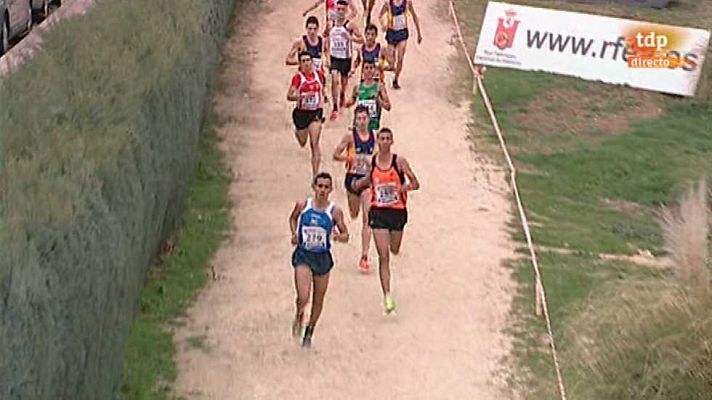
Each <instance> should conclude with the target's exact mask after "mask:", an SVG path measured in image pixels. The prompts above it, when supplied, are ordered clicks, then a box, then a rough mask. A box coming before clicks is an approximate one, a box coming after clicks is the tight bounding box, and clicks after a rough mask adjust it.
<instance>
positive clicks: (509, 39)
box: [494, 10, 519, 50]
mask: <svg viewBox="0 0 712 400" xmlns="http://www.w3.org/2000/svg"><path fill="white" fill-rule="evenodd" d="M504 14H505V15H506V16H507V17H506V19H505V18H498V20H499V23H498V24H497V32H495V34H494V45H495V46H497V47H498V48H499V49H500V50H504V49H508V48H510V47H512V44H513V43H514V35H516V33H517V28H518V27H519V21H518V20H515V19H514V17H515V16H516V15H517V13H516V12H515V11H514V10H507V11H505V12H504Z"/></svg>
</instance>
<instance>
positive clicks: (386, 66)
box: [380, 47, 396, 71]
mask: <svg viewBox="0 0 712 400" xmlns="http://www.w3.org/2000/svg"><path fill="white" fill-rule="evenodd" d="M381 48H382V47H381ZM380 67H381V70H383V71H395V69H396V68H395V65H393V64H391V63H390V62H388V57H386V53H385V52H384V51H383V50H381V62H380Z"/></svg>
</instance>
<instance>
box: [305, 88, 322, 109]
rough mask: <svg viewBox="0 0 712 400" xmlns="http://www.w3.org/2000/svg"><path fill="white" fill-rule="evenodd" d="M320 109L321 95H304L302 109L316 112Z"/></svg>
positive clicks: (311, 93)
mask: <svg viewBox="0 0 712 400" xmlns="http://www.w3.org/2000/svg"><path fill="white" fill-rule="evenodd" d="M318 108H319V93H316V92H309V93H304V94H303V95H302V109H303V110H316V109H318Z"/></svg>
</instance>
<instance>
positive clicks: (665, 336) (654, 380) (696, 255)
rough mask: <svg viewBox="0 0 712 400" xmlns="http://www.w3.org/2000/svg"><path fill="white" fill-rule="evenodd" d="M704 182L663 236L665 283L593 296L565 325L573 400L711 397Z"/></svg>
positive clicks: (711, 299)
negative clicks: (668, 269) (668, 262)
mask: <svg viewBox="0 0 712 400" xmlns="http://www.w3.org/2000/svg"><path fill="white" fill-rule="evenodd" d="M706 193H707V189H706V186H705V185H704V184H700V186H699V187H698V188H697V189H696V190H694V191H693V190H691V191H690V192H688V193H687V194H686V195H685V196H684V197H683V200H682V202H681V205H680V208H679V211H678V212H672V211H670V210H665V211H664V213H663V221H664V222H663V231H664V232H665V239H666V243H667V247H668V250H669V251H670V253H671V254H672V257H673V260H674V261H675V270H674V271H673V272H674V273H673V274H672V275H669V276H668V279H664V278H663V279H661V278H658V279H646V280H631V281H628V282H625V283H623V284H619V285H616V286H612V287H611V286H609V287H608V288H606V289H604V290H601V291H599V292H597V293H595V295H594V296H592V298H591V300H590V301H589V304H588V306H587V308H586V309H585V310H583V312H582V313H581V315H580V316H579V317H578V318H577V319H576V320H575V321H574V322H573V324H571V326H570V327H569V329H570V333H569V335H567V336H568V337H572V338H575V339H574V340H573V343H572V346H569V350H568V351H567V353H566V359H567V360H568V362H569V363H570V366H571V367H572V370H573V371H574V372H573V373H575V374H577V375H579V377H580V378H581V379H580V381H581V382H586V384H585V385H584V384H582V385H580V386H578V387H575V388H573V389H574V390H573V393H572V398H581V399H601V400H604V399H605V400H618V399H620V400H655V399H661V400H662V399H670V400H672V399H674V400H682V399H685V400H686V399H690V400H693V399H694V400H698V399H699V400H703V399H709V398H710V393H712V347H710V343H712V314H710V312H709V310H710V309H712V290H710V271H709V267H708V261H709V260H708V246H709V244H708V242H707V235H708V230H709V229H708V221H709V215H708V211H707V200H706Z"/></svg>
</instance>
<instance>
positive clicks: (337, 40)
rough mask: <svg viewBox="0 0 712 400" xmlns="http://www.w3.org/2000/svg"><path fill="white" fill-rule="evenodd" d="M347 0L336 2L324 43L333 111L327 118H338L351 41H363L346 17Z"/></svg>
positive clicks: (348, 63) (354, 26) (349, 68)
mask: <svg viewBox="0 0 712 400" xmlns="http://www.w3.org/2000/svg"><path fill="white" fill-rule="evenodd" d="M348 4H349V3H348V1H346V0H338V1H337V2H336V20H335V21H334V26H332V27H331V29H329V35H328V40H327V41H326V45H327V48H328V52H329V56H330V57H329V64H330V65H329V71H331V96H332V99H334V104H333V107H334V109H333V111H332V112H331V116H330V117H329V119H331V120H332V121H333V120H336V119H337V118H339V107H340V106H342V105H343V103H344V99H345V97H346V96H345V93H346V86H348V83H349V77H350V76H351V73H352V70H351V61H352V60H351V50H352V47H353V43H363V36H362V35H361V33H360V32H359V30H358V28H357V27H356V24H354V23H353V22H351V21H349V20H347V19H346V8H347V7H348Z"/></svg>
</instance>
